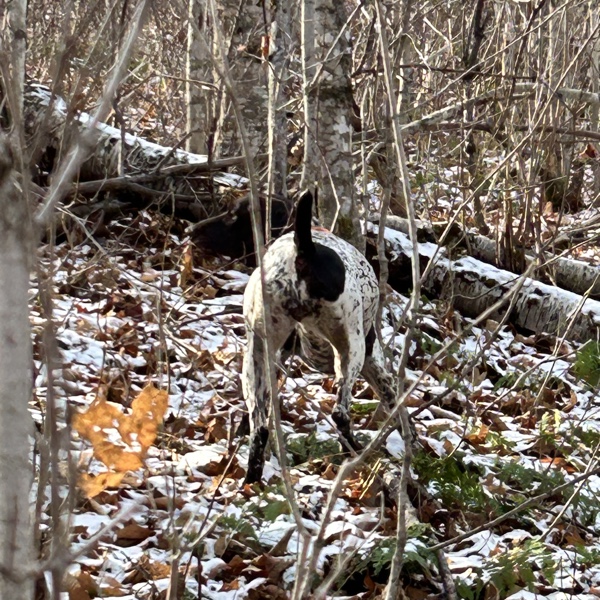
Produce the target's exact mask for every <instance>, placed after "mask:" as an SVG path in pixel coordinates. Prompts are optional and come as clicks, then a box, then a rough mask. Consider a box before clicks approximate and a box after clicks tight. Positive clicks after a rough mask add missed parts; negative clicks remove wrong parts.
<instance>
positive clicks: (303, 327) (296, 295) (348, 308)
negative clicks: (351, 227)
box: [242, 192, 394, 483]
mask: <svg viewBox="0 0 600 600" xmlns="http://www.w3.org/2000/svg"><path fill="white" fill-rule="evenodd" d="M312 204H313V197H312V194H311V193H309V192H306V193H304V194H303V195H302V196H301V198H300V200H299V201H298V206H297V209H296V218H295V223H294V231H293V232H292V233H288V234H286V235H284V236H282V237H281V238H279V239H278V240H277V241H276V242H275V243H274V244H273V245H272V246H271V247H270V248H269V249H268V251H267V252H266V253H265V256H264V262H263V269H264V286H265V294H264V297H265V298H266V299H267V302H268V306H269V311H268V317H267V318H268V322H267V323H266V329H265V327H264V324H263V293H262V284H261V273H260V270H259V269H256V270H255V271H254V272H253V273H252V276H251V277H250V281H249V282H248V286H247V288H246V291H245V294H244V318H245V323H246V331H247V336H248V346H247V350H246V353H245V355H244V364H243V369H242V389H243V393H244V398H245V400H246V403H247V405H248V411H249V413H250V455H249V460H248V471H247V474H246V482H247V483H251V482H255V481H258V480H260V479H261V477H262V471H263V466H264V460H265V458H264V454H265V448H266V445H267V442H268V438H269V412H270V409H271V398H270V382H269V380H268V375H267V371H266V365H265V359H266V356H265V354H266V353H265V341H264V332H265V330H266V332H267V335H268V336H269V342H270V344H272V348H273V350H274V353H277V352H279V351H280V350H281V348H282V346H283V345H284V344H285V342H286V340H288V338H289V336H290V335H291V334H293V333H295V334H296V336H297V338H298V339H299V341H300V347H301V352H302V355H303V357H304V358H305V359H306V360H307V362H309V363H311V364H312V365H313V366H314V367H315V368H318V369H319V370H321V371H323V372H334V373H335V382H336V386H337V403H336V407H335V410H334V412H333V419H334V421H335V423H336V425H337V426H338V428H339V430H340V432H341V433H342V435H343V436H344V437H345V438H346V440H347V441H348V442H349V443H350V444H351V445H352V446H354V447H355V448H357V447H359V446H358V444H357V443H356V441H355V440H354V437H353V436H352V433H351V426H350V399H351V394H352V386H353V385H354V382H355V381H356V378H357V377H358V376H359V374H362V375H363V377H364V378H365V379H366V380H367V382H368V383H369V384H370V385H371V386H372V387H373V388H374V390H375V392H376V393H377V394H378V396H379V397H380V398H381V399H382V400H383V401H384V402H385V403H386V404H387V405H388V406H391V405H392V404H393V401H394V391H393V381H392V378H391V376H390V375H389V373H387V371H386V369H385V367H384V364H383V355H382V352H381V348H380V346H379V343H378V341H377V336H376V334H375V331H374V329H373V325H374V322H375V315H376V312H377V305H378V299H379V288H378V282H377V277H376V276H375V272H374V271H373V268H372V267H371V265H370V264H369V263H368V261H367V260H366V258H365V257H364V256H363V255H362V254H361V253H360V252H359V251H358V250H357V249H356V248H354V246H352V245H350V244H349V243H348V242H346V241H344V240H342V239H340V238H339V237H337V236H335V235H333V234H332V233H329V232H327V231H321V230H312V229H311V218H312Z"/></svg>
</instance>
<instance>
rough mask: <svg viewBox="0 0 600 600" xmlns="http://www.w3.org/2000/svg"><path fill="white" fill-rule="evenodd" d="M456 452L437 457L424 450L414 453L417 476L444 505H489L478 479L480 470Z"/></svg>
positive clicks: (478, 506)
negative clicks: (464, 460) (465, 463)
mask: <svg viewBox="0 0 600 600" xmlns="http://www.w3.org/2000/svg"><path fill="white" fill-rule="evenodd" d="M459 458H460V457H459V454H458V453H455V454H454V455H452V456H449V457H445V458H437V457H434V456H431V455H429V454H427V453H425V452H420V453H417V454H416V455H415V457H414V459H413V467H414V469H415V471H416V472H417V473H418V474H419V478H420V479H421V480H423V481H424V483H425V484H428V486H429V488H430V489H433V490H434V491H435V492H436V495H437V496H438V497H439V498H440V500H441V502H442V503H443V504H444V505H447V506H448V505H451V506H456V505H458V506H460V507H463V508H469V509H475V510H477V509H482V508H486V507H488V505H489V498H488V496H487V495H486V494H485V492H484V489H483V485H482V482H481V474H480V473H479V472H478V471H477V470H476V469H475V468H474V467H473V466H472V465H469V466H466V465H464V464H463V463H462V462H461V461H460V460H459Z"/></svg>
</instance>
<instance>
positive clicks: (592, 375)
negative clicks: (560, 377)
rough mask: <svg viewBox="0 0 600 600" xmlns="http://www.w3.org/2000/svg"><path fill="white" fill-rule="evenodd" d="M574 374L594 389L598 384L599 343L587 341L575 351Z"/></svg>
mask: <svg viewBox="0 0 600 600" xmlns="http://www.w3.org/2000/svg"><path fill="white" fill-rule="evenodd" d="M574 371H575V374H576V375H577V377H579V378H580V379H583V380H584V381H586V382H587V383H589V384H590V385H591V386H592V387H596V386H597V385H598V382H600V342H593V341H589V342H587V343H585V344H584V345H583V346H582V347H581V348H579V350H578V351H577V355H576V359H575V367H574Z"/></svg>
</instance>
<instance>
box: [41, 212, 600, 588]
mask: <svg viewBox="0 0 600 600" xmlns="http://www.w3.org/2000/svg"><path fill="white" fill-rule="evenodd" d="M176 225H177V224H176ZM165 232H166V233H165ZM248 275H249V270H248V269H247V268H245V267H243V266H241V265H239V264H235V265H225V264H224V263H223V262H219V261H214V260H213V261H211V260H207V259H205V258H203V257H201V256H200V255H199V254H198V253H197V251H195V250H194V249H193V248H192V247H191V246H190V245H189V241H187V239H186V237H185V235H184V233H183V228H182V227H181V225H180V224H179V225H177V226H176V227H171V224H170V223H169V222H168V220H167V219H166V218H164V217H160V216H156V215H153V214H150V213H147V212H141V213H139V214H138V215H137V216H136V217H135V218H128V219H121V220H120V221H119V222H113V223H111V224H109V225H108V226H107V228H106V230H105V231H104V232H103V237H98V236H96V237H94V238H93V239H92V238H87V239H86V238H83V239H80V240H73V239H71V240H70V241H63V242H61V243H58V244H57V245H56V246H55V247H54V249H53V251H52V253H50V251H49V249H48V248H45V249H43V250H42V251H41V268H40V270H39V272H38V277H44V278H45V277H48V276H51V277H52V284H51V288H52V296H53V301H54V310H53V315H52V321H53V323H54V324H55V326H56V339H57V345H58V350H57V351H58V353H59V354H60V357H61V360H62V368H61V369H58V370H55V371H53V376H54V382H53V384H52V390H53V391H54V395H55V396H56V403H57V407H58V409H59V413H61V411H62V414H64V413H65V411H67V413H71V412H85V411H86V410H89V408H90V406H93V407H94V410H96V411H99V413H102V411H104V413H105V416H106V417H107V419H108V421H110V420H111V419H112V421H113V422H114V425H113V427H112V428H110V427H105V428H104V433H103V434H102V435H103V436H105V437H102V436H101V437H100V438H98V437H97V436H96V437H95V438H94V437H93V436H92V435H89V436H88V435H86V432H85V430H84V429H83V428H79V429H78V431H73V432H72V442H71V448H72V454H71V456H72V461H73V464H74V465H76V466H77V470H78V473H77V475H75V476H73V475H72V474H69V469H65V470H64V473H63V475H64V476H65V486H66V485H67V484H68V481H69V478H70V477H71V478H73V477H76V478H77V479H78V480H79V484H80V486H81V488H82V490H87V494H88V495H93V497H90V498H86V497H85V494H84V492H83V491H81V490H80V491H78V492H74V494H75V498H76V499H75V500H74V503H73V508H72V514H71V515H70V528H69V530H70V533H71V538H70V547H71V549H72V551H73V552H74V553H75V554H76V557H77V558H76V561H75V563H74V564H73V566H72V568H71V571H70V579H69V595H68V597H69V599H70V600H88V599H91V598H96V597H120V598H124V599H134V598H136V599H137V598H140V599H155V598H164V597H165V594H166V590H167V589H168V588H169V586H171V588H175V589H177V595H176V597H177V598H181V599H186V598H190V599H191V598H210V599H214V600H234V599H236V600H238V599H240V600H241V599H244V598H250V599H261V598H275V599H278V598H281V599H283V598H288V597H289V594H290V590H291V589H292V587H293V585H294V581H295V579H296V561H297V559H298V552H299V549H300V547H301V539H300V537H299V535H298V530H297V526H296V524H295V521H294V518H293V516H292V514H291V511H290V506H289V503H288V501H287V499H286V495H285V492H284V488H283V485H282V481H281V477H280V469H279V465H278V462H277V460H276V458H275V456H274V455H273V456H272V457H271V459H270V461H269V462H268V463H267V466H266V468H265V481H266V484H265V485H264V486H253V487H250V486H246V487H244V486H243V484H242V482H243V477H244V474H245V466H246V459H247V446H246V440H245V439H242V440H239V439H238V438H236V437H235V431H236V429H237V426H238V424H239V422H240V420H241V418H242V416H243V415H244V413H245V411H246V408H245V404H244V402H243V399H242V395H241V391H240V382H239V373H240V368H241V357H242V353H243V351H244V345H245V333H244V326H243V320H242V315H241V306H242V293H243V289H244V286H245V283H246V281H247V278H248ZM36 287H37V282H36ZM42 288H43V286H42ZM406 300H407V299H406V298H404V297H402V296H401V295H399V294H397V293H396V292H394V291H393V290H391V289H390V290H389V294H388V298H387V304H386V307H385V310H384V314H383V323H384V326H383V331H382V336H383V339H384V341H385V342H386V352H387V356H388V359H389V361H390V368H391V369H395V368H397V361H398V357H399V355H400V352H401V349H402V345H403V343H404V332H403V330H402V329H401V328H400V329H399V327H398V324H399V322H400V321H401V317H402V312H403V309H404V306H405V303H406ZM42 304H43V303H42V302H41V301H40V300H39V295H38V293H37V289H36V290H35V291H32V307H33V309H32V325H33V330H34V350H35V355H36V367H37V372H36V374H35V378H36V379H35V384H36V388H35V398H34V402H33V403H32V406H31V410H32V413H33V415H34V418H35V420H36V422H41V421H42V420H43V419H44V418H46V397H47V392H48V387H47V386H48V377H47V369H46V367H45V364H44V363H43V362H42V361H41V354H42V347H43V344H42V337H43V335H44V327H45V324H46V323H47V321H48V317H49V315H48V314H47V313H45V312H44V311H43V309H42ZM420 325H421V326H420V330H419V333H418V336H417V337H416V338H415V339H414V341H413V342H412V345H411V348H410V358H409V365H408V366H409V370H408V373H407V378H408V379H409V380H410V381H413V380H415V379H417V378H421V381H420V382H419V384H418V386H417V388H416V390H415V392H414V393H413V394H412V395H411V397H410V399H409V403H408V404H409V411H410V412H411V413H413V421H414V424H415V430H416V433H417V435H418V440H417V442H416V446H415V458H414V461H413V465H412V474H413V478H414V480H415V485H414V489H415V490H417V491H418V492H417V493H414V494H413V497H412V498H411V500H412V503H413V505H414V507H415V509H416V514H417V515H418V520H414V522H411V524H410V527H409V531H408V533H409V539H408V543H407V546H406V553H405V557H404V566H405V568H404V576H403V585H404V590H405V593H406V596H407V597H408V598H411V599H422V598H440V597H442V595H443V593H444V590H445V587H444V584H443V581H444V576H445V575H446V574H448V573H449V574H451V579H452V580H453V581H454V584H455V586H456V595H457V597H460V598H471V599H475V598H482V599H483V598H485V599H493V598H498V599H500V598H511V599H517V598H524V599H526V598H527V599H528V598H541V597H547V598H553V599H556V600H558V599H559V598H581V599H586V598H598V597H600V503H599V502H598V499H597V498H598V491H599V490H600V476H599V475H598V474H590V475H589V477H586V478H583V479H582V480H581V481H580V482H579V483H577V484H576V485H563V484H565V483H567V482H569V481H572V480H574V479H575V478H577V477H580V476H581V475H584V474H585V473H586V472H588V471H590V470H591V469H593V468H595V465H596V461H597V452H598V448H599V447H600V398H598V396H597V394H596V393H595V391H594V390H593V388H592V387H591V386H590V385H589V384H588V383H586V381H584V380H583V379H582V373H584V374H585V375H586V377H587V376H588V372H589V370H590V368H589V364H587V363H586V355H585V353H582V352H581V351H580V349H579V348H578V347H577V346H576V345H573V344H571V343H569V342H568V341H564V340H562V341H561V340H556V339H553V338H549V337H545V336H530V335H527V334H526V333H523V332H518V331H515V330H514V329H513V328H512V327H511V326H510V325H506V326H503V327H502V328H501V329H500V332H499V334H498V335H497V336H496V337H495V338H493V339H492V337H491V333H490V332H491V331H493V330H494V328H495V327H496V325H497V324H496V323H494V322H487V323H485V324H483V325H482V326H480V327H473V328H472V329H470V330H469V327H470V322H469V320H468V319H464V318H463V317H461V315H459V314H457V313H456V312H454V311H453V310H452V309H451V308H449V306H448V305H447V304H446V303H443V302H434V301H432V302H428V301H424V303H423V304H422V306H421V322H420ZM461 332H462V334H463V335H462V337H460V336H459V338H458V340H457V341H456V342H455V343H453V344H452V345H451V346H450V349H449V351H448V352H447V353H445V354H444V356H443V357H442V358H440V359H439V360H437V361H436V362H434V364H433V365H432V366H431V367H430V368H429V369H428V371H427V373H426V374H425V375H423V369H424V367H425V366H426V365H427V364H428V362H429V360H430V359H431V357H432V355H434V354H435V353H436V351H437V350H438V349H439V348H441V347H442V346H443V345H444V344H446V343H449V342H451V341H452V340H455V339H456V338H457V334H459V333H461ZM465 332H466V333H465ZM486 344H489V346H488V347H487V348H485V351H484V352H480V350H481V349H482V348H484V347H485V345H486ZM46 348H47V345H46ZM471 360H474V361H475V366H474V368H473V369H472V370H471V371H469V372H468V375H467V376H466V377H464V376H463V375H462V374H461V373H462V370H463V367H464V365H465V364H466V363H467V362H468V361H471ZM589 360H592V359H589ZM589 360H588V363H589ZM586 369H587V370H586ZM592 370H593V369H592ZM285 371H286V376H285V378H284V377H282V378H281V379H280V398H281V402H282V419H283V426H284V433H285V435H286V447H287V452H288V459H289V463H290V465H291V466H292V469H291V479H292V485H293V489H294V492H295V498H296V501H297V503H298V505H299V508H300V511H301V515H302V519H303V523H304V526H305V528H306V529H307V531H308V532H310V533H311V534H313V535H316V534H317V532H319V530H320V528H321V526H322V522H321V520H322V516H323V511H324V507H325V505H326V502H327V499H328V494H329V492H330V490H331V487H332V482H333V480H334V478H335V475H336V473H337V470H338V468H339V464H340V463H341V462H342V461H343V460H344V455H342V454H341V451H340V446H339V443H338V437H337V435H336V430H335V426H334V424H333V422H332V420H331V411H332V408H333V405H334V395H333V393H332V383H333V382H332V378H331V377H330V376H324V375H323V374H321V373H317V372H314V371H312V370H310V369H309V368H308V367H306V366H305V365H304V364H303V363H301V362H300V361H299V360H294V361H292V363H291V364H288V365H287V366H286V368H285ZM588 379H589V377H588ZM150 382H152V383H153V384H154V385H155V386H156V387H157V388H161V389H164V390H168V407H167V409H166V412H165V414H164V423H163V424H162V426H160V427H159V430H158V435H157V436H156V438H154V437H153V435H150V434H149V435H150V437H146V438H144V440H142V441H140V444H141V448H139V447H138V448H137V449H136V448H133V449H132V448H131V445H132V444H131V440H130V439H129V440H127V439H125V437H126V436H125V434H124V431H125V429H127V427H129V425H124V423H125V420H126V419H127V418H130V417H131V416H132V415H134V414H135V408H133V409H132V401H133V399H134V398H136V397H137V396H138V395H139V394H140V393H141V391H142V390H143V389H144V388H145V386H146V385H147V384H148V383H150ZM147 389H148V388H147ZM447 390H451V391H450V392H449V393H447V394H445V395H443V392H444V391H447ZM440 394H442V396H443V400H442V401H441V402H436V403H433V404H430V403H429V402H428V401H429V400H430V399H431V398H437V397H439V396H440ZM354 396H355V398H356V403H355V405H354V406H353V418H354V425H355V428H356V430H357V431H358V432H361V435H363V436H365V438H367V437H368V436H372V435H373V434H374V433H375V429H369V425H368V423H369V422H370V417H371V415H372V414H373V412H374V410H375V408H376V406H377V402H376V399H375V398H374V397H373V395H372V392H371V390H370V388H368V386H366V384H364V382H362V381H359V382H358V383H357V385H356V388H355V390H354ZM115 408H118V409H119V410H118V411H117V413H118V415H121V414H122V415H123V416H122V417H120V416H115V415H116V414H117V413H115V412H114V409H115ZM155 417H156V419H155V420H156V421H158V420H159V417H158V416H156V415H155V414H154V413H152V416H150V417H146V418H148V419H149V420H150V421H152V419H154V418H155ZM142 429H143V428H142ZM142 429H140V430H139V431H142ZM154 429H156V427H154ZM130 430H131V427H130ZM136 431H138V430H136ZM144 431H145V432H146V433H147V431H153V424H152V423H150V424H149V425H148V427H147V428H146V429H144ZM88 433H89V432H88ZM141 438H142V436H141V434H140V440H141ZM103 444H104V450H106V444H109V445H110V449H111V450H110V452H112V453H113V454H112V456H113V460H112V462H111V461H110V460H109V461H105V462H108V463H110V465H109V466H107V465H106V464H105V462H103V461H102V460H99V457H100V458H101V457H103V456H106V452H105V453H104V454H103V453H102V449H101V446H102V445H103ZM125 447H128V451H129V452H130V453H131V454H136V453H137V454H138V455H139V456H140V457H141V456H142V455H143V465H142V466H141V467H140V468H137V469H133V470H132V469H130V468H126V467H127V464H128V463H127V461H123V460H118V459H115V458H114V456H115V454H114V453H115V452H117V450H116V449H117V448H121V449H123V448H125ZM110 452H109V454H110ZM401 456H402V440H401V438H400V436H399V435H398V434H397V433H394V434H392V435H391V436H390V437H389V438H388V441H387V444H386V452H381V453H379V454H377V455H375V456H372V457H370V458H369V459H368V460H367V461H366V464H365V465H364V467H363V468H362V469H360V470H358V471H357V472H356V473H355V474H354V475H353V477H352V478H350V479H348V480H347V481H346V482H345V484H344V486H343V488H342V490H341V493H340V494H339V495H338V497H337V499H336V500H335V505H334V510H333V513H332V519H331V522H329V523H327V524H325V526H324V529H323V531H322V536H323V547H322V549H320V551H319V554H318V559H317V562H316V565H317V569H316V572H315V573H314V577H315V582H316V585H315V587H317V586H318V583H319V582H321V581H323V580H324V579H325V577H327V576H328V575H330V574H332V573H335V574H336V576H335V577H333V578H332V582H331V583H332V585H331V589H330V590H329V591H328V596H327V597H338V598H342V597H346V598H365V599H366V598H373V599H374V598H379V597H380V596H381V593H382V590H383V588H384V585H385V583H386V581H387V579H388V576H389V571H390V561H391V558H392V556H393V552H394V549H395V545H396V508H395V505H394V504H393V503H391V502H389V501H388V500H386V499H385V498H384V495H383V494H382V489H383V488H382V484H381V481H380V475H381V474H383V473H384V472H385V470H386V469H388V468H391V466H392V465H394V468H396V469H397V468H398V467H399V465H400V463H401ZM129 466H131V465H129ZM83 475H87V477H83ZM561 486H562V487H561ZM40 496H41V498H42V500H41V501H42V505H43V508H42V511H41V515H42V516H41V526H42V531H44V530H45V529H47V528H48V527H49V524H50V520H49V517H48V516H47V513H49V509H48V506H49V504H50V498H49V495H48V494H45V493H44V492H42V493H41V494H40ZM532 497H539V498H538V500H537V501H536V502H533V503H531V504H529V505H527V506H522V505H523V504H524V503H525V502H526V501H527V500H528V499H530V498H532ZM519 507H521V508H519ZM513 509H517V510H514V511H513V512H511V513H510V514H507V513H509V511H512V510H513ZM503 516H504V520H499V521H498V522H497V523H496V524H495V525H494V526H493V527H485V525H486V524H487V523H489V522H490V521H492V520H493V519H498V518H499V517H503ZM115 519H117V522H116V523H115ZM111 524H112V525H111ZM480 526H484V528H483V529H482V530H481V531H480V532H479V533H475V534H474V535H471V536H470V537H467V538H466V539H464V540H462V541H460V542H454V543H451V544H450V545H449V546H447V547H446V548H445V549H444V553H443V554H440V553H437V554H435V553H431V552H429V548H430V547H431V546H433V545H434V544H437V543H439V542H442V541H445V540H451V539H452V538H453V537H455V536H457V535H460V534H461V533H464V532H468V531H471V530H473V529H475V528H476V527H480ZM105 528H106V530H105ZM99 532H102V536H101V537H100V539H99V541H97V542H96V543H94V544H91V545H90V539H93V536H94V535H96V534H98V533H99ZM309 552H310V549H309ZM438 561H442V562H443V563H444V564H441V565H440V563H439V562H438ZM336 569H337V571H336ZM446 587H447V585H446Z"/></svg>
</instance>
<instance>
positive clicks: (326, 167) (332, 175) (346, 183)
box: [315, 0, 364, 250]
mask: <svg viewBox="0 0 600 600" xmlns="http://www.w3.org/2000/svg"><path fill="white" fill-rule="evenodd" d="M346 20H347V17H346V11H345V9H344V3H343V2H339V1H338V0H316V3H315V23H316V36H315V41H316V52H315V56H316V62H317V64H319V69H320V75H319V79H318V82H317V86H318V88H317V120H318V131H317V150H318V152H319V159H320V164H321V168H320V172H321V176H320V182H321V189H320V193H319V199H318V204H319V216H320V218H321V221H322V224H323V225H324V226H325V227H327V228H329V229H332V225H333V224H335V227H333V229H334V231H335V232H336V233H337V234H338V235H340V236H341V237H343V238H344V239H346V240H348V241H349V242H350V243H351V244H353V245H354V246H356V247H357V248H359V249H360V250H364V239H363V236H362V233H361V229H360V221H359V219H358V210H357V206H356V202H355V199H354V195H355V192H354V173H353V169H352V164H353V163H352V126H351V114H352V110H353V106H354V102H353V97H352V84H351V82H350V72H351V70H352V54H351V46H350V29H349V28H348V27H346V28H345V30H344V27H345V26H346ZM334 42H335V44H334Z"/></svg>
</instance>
